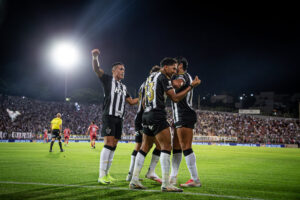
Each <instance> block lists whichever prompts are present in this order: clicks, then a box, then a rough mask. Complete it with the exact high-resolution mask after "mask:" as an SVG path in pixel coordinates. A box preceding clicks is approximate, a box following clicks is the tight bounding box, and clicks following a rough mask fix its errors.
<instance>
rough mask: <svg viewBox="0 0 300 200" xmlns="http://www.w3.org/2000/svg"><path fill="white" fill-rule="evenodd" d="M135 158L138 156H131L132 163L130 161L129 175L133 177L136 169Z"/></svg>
mask: <svg viewBox="0 0 300 200" xmlns="http://www.w3.org/2000/svg"><path fill="white" fill-rule="evenodd" d="M135 158H136V156H133V155H131V161H130V166H129V174H131V175H132V173H133V169H134V163H135Z"/></svg>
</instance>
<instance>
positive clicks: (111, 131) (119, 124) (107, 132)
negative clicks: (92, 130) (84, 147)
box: [101, 115, 123, 139]
mask: <svg viewBox="0 0 300 200" xmlns="http://www.w3.org/2000/svg"><path fill="white" fill-rule="evenodd" d="M102 124H103V125H102V130H101V136H102V137H105V136H114V137H115V138H116V139H121V135H122V129H123V119H121V118H119V117H115V116H110V115H104V116H103V117H102Z"/></svg>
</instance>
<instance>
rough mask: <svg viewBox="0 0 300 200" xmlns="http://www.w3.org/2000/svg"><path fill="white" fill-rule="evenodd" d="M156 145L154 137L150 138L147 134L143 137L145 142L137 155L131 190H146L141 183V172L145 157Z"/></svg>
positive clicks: (130, 185)
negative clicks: (154, 144)
mask: <svg viewBox="0 0 300 200" xmlns="http://www.w3.org/2000/svg"><path fill="white" fill-rule="evenodd" d="M153 143H154V137H153V136H149V135H147V134H144V135H143V142H142V146H141V148H140V150H139V152H138V153H137V156H136V159H135V165H134V170H133V173H132V179H131V181H130V184H129V187H130V188H131V189H145V187H144V186H143V185H142V184H141V183H140V182H139V175H140V173H141V170H142V168H143V165H144V161H145V157H146V155H147V153H148V152H149V150H150V149H151V148H152V145H153Z"/></svg>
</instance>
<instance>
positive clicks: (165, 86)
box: [161, 76, 174, 92]
mask: <svg viewBox="0 0 300 200" xmlns="http://www.w3.org/2000/svg"><path fill="white" fill-rule="evenodd" d="M161 77H162V78H161V83H162V87H163V89H164V91H165V92H166V91H168V90H170V89H174V88H173V86H172V83H171V80H169V79H167V77H165V76H161Z"/></svg>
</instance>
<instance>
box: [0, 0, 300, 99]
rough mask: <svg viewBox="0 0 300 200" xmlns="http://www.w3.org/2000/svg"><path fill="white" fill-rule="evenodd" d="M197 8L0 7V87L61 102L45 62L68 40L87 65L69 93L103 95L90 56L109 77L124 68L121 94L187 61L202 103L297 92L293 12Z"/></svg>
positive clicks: (54, 74) (59, 77) (290, 8)
mask: <svg viewBox="0 0 300 200" xmlns="http://www.w3.org/2000/svg"><path fill="white" fill-rule="evenodd" d="M249 3H251V4H232V5H229V4H217V3H216V4H200V3H192V2H189V1H182V0H181V1H178V2H176V1H162V0H160V1H154V0H151V1H150V0H149V1H146V0H145V1H142V0H136V1H133V0H131V1H129V0H128V1H125V0H123V1H112V0H111V1H110V0H107V1H100V0H98V1H88V0H82V1H79V0H69V1H66V0H59V1H58V0H57V1H54V0H50V1H48V0H47V1H28V0H24V1H15V0H9V1H3V0H0V44H1V45H0V52H1V57H0V66H1V68H0V87H1V88H7V90H8V91H7V92H8V93H10V94H15V95H25V96H31V97H38V96H39V93H40V92H41V91H47V93H49V96H48V98H49V99H50V100H51V99H57V98H58V99H63V97H64V80H65V75H64V71H63V70H62V69H57V68H55V66H53V63H52V62H51V61H50V60H49V56H48V54H47V49H48V48H49V44H50V43H51V41H54V40H61V39H64V38H66V39H71V40H73V41H74V42H76V44H77V45H78V46H80V48H81V53H82V57H81V62H80V63H79V64H78V66H76V68H74V69H72V71H71V72H69V75H68V92H69V93H72V92H73V91H76V90H80V89H86V88H92V89H95V90H96V91H99V92H100V91H101V92H102V90H101V89H100V88H101V87H100V83H99V80H97V77H96V75H95V74H94V72H93V70H92V67H91V55H90V50H91V49H93V48H99V49H100V51H101V56H100V63H101V65H102V67H103V69H104V70H105V72H107V73H111V64H112V63H113V62H116V61H121V62H123V63H124V64H125V67H126V73H125V80H124V82H125V84H126V85H127V86H128V87H129V89H130V91H131V92H132V91H134V89H138V87H139V85H140V84H141V83H142V82H143V81H144V80H145V78H146V76H147V75H148V72H149V70H150V68H151V67H152V66H153V65H155V64H159V62H160V61H161V60H162V58H164V57H167V56H168V57H176V56H180V55H181V56H184V57H186V58H187V59H188V61H189V69H188V70H189V72H190V74H191V75H192V76H195V75H198V76H199V78H200V79H201V80H202V84H201V85H200V86H199V87H198V88H197V89H196V91H195V92H196V95H198V94H200V95H201V96H203V95H206V94H208V93H210V94H222V93H229V94H236V95H237V94H240V93H257V92H261V91H274V92H276V93H283V94H285V93H295V92H300V87H299V85H300V74H299V72H300V69H299V68H300V67H299V64H300V62H299V53H300V38H299V37H300V31H299V17H300V16H299V11H298V7H297V6H296V5H291V4H290V5H282V4H274V3H273V4H272V5H270V4H268V5H267V4H265V5H263V4H261V3H254V2H249Z"/></svg>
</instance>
